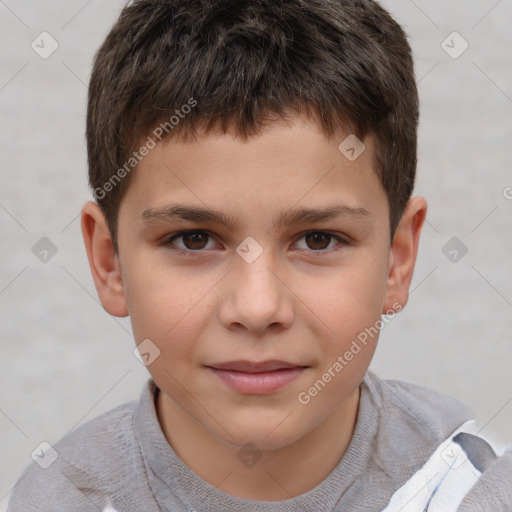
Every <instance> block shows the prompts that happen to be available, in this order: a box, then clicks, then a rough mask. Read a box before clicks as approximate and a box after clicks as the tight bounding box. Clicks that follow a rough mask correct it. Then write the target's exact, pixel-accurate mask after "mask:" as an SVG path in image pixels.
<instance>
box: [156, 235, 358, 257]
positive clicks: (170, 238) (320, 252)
mask: <svg viewBox="0 0 512 512" xmlns="http://www.w3.org/2000/svg"><path fill="white" fill-rule="evenodd" d="M191 233H192V234H193V233H199V234H204V235H206V236H208V237H209V239H212V238H214V237H213V236H212V235H211V234H210V233H208V232H207V231H202V230H199V229H192V230H187V231H180V232H178V233H174V234H173V235H171V236H168V237H166V238H165V239H164V241H163V242H162V245H166V246H169V245H171V242H172V241H174V240H176V239H178V238H181V237H183V236H184V235H187V234H191ZM311 233H321V234H324V235H328V236H330V237H331V238H334V239H336V240H337V241H338V242H339V245H338V246H336V247H334V248H331V249H320V250H317V251H315V250H313V249H310V250H308V252H309V253H310V256H313V257H318V256H322V255H325V254H326V253H327V254H328V253H331V252H333V251H339V250H341V249H343V247H344V246H346V245H349V242H348V241H347V240H346V239H345V238H343V237H341V236H339V235H336V234H335V233H331V232H330V231H321V230H312V231H305V232H304V233H302V234H301V236H300V238H299V239H298V240H300V239H302V238H304V237H305V236H306V235H309V234H311ZM208 241H209V240H208ZM172 250H173V251H175V252H177V253H179V254H183V255H185V256H189V257H192V258H193V257H196V256H198V255H200V254H201V253H204V252H208V250H205V249H197V250H193V249H181V248H172ZM301 250H305V249H301Z"/></svg>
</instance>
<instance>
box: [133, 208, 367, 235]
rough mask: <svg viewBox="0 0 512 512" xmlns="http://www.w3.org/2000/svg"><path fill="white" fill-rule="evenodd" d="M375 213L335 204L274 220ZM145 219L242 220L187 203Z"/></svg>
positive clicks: (234, 224)
mask: <svg viewBox="0 0 512 512" xmlns="http://www.w3.org/2000/svg"><path fill="white" fill-rule="evenodd" d="M370 215H371V214H370V212H369V211H368V210H366V209H365V208H362V207H353V206H347V205H334V206H327V207H325V208H320V209H318V208H296V209H291V210H287V211H284V212H281V213H280V214H279V216H278V217H277V220H276V221H275V222H274V227H277V228H279V227H281V226H283V225H294V224H301V223H311V224H313V223H318V222H322V221H326V220H332V219H337V218H342V217H348V218H354V217H355V218H365V217H369V216H370ZM141 218H142V220H143V222H145V223H148V224H149V223H153V222H177V221H179V220H188V221H193V222H198V223H201V222H203V223H206V222H210V223H214V224H219V225H222V226H225V227H226V228H228V229H229V230H231V231H234V230H236V229H239V228H240V222H239V220H238V219H237V217H235V216H230V215H226V214H225V213H223V212H221V211H218V210H214V209H211V208H203V207H199V206H188V205H184V204H174V205H170V206H165V207H163V208H157V209H149V210H144V212H142V215H141Z"/></svg>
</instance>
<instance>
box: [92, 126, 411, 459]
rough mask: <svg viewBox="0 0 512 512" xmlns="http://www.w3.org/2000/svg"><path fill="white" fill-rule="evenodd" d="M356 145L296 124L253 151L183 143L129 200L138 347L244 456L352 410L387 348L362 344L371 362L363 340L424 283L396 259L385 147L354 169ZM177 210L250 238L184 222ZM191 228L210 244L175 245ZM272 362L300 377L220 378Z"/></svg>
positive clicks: (169, 387)
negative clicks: (415, 283) (239, 365)
mask: <svg viewBox="0 0 512 512" xmlns="http://www.w3.org/2000/svg"><path fill="white" fill-rule="evenodd" d="M347 135H348V133H345V134H340V136H339V137H337V138H336V139H335V140H331V141H329V140H328V139H327V138H325V137H324V136H323V135H322V133H321V132H320V131H319V129H318V128H317V126H316V124H314V123H306V122H305V121H301V120H299V118H295V121H294V123H293V125H292V126H286V125H284V124H282V123H276V124H273V125H271V126H270V127H269V128H267V129H266V130H264V132H263V134H262V135H261V136H258V137H254V138H251V139H249V141H248V142H247V143H243V142H242V141H241V140H239V139H236V138H233V137H232V136H231V135H217V134H215V135H208V136H206V137H203V138H201V139H200V142H191V143H184V142H180V141H178V140H176V139H171V140H170V141H169V143H167V144H163V145H159V146H157V147H156V148H155V149H153V150H152V151H151V152H150V153H149V155H148V156H146V157H145V158H144V160H143V161H142V162H141V163H140V164H139V167H138V168H137V170H136V171H135V175H134V176H133V180H132V182H131V184H130V186H129V189H128V191H127V193H126V195H125V197H124V198H123V200H122V203H121V207H120V211H119V224H118V244H119V263H120V267H117V268H118V269H119V268H120V272H121V279H122V288H121V291H120V293H119V295H120V296H121V295H122V297H121V298H119V297H118V302H117V304H119V300H121V301H125V305H126V308H127V309H126V311H127V313H129V315H130V317H131V321H132V326H133V331H134V337H135V341H136V343H137V344H139V343H141V342H142V341H143V340H146V339H150V340H151V342H152V343H153V344H154V345H156V346H157V347H158V349H159V350H160V355H159V356H158V357H157V358H156V359H155V360H154V361H153V362H152V363H151V364H150V365H149V366H148V370H149V372H150V373H151V375H152V377H153V379H154V380H155V382H156V383H157V385H158V386H159V387H160V388H161V390H162V391H163V393H164V395H163V396H164V398H165V400H168V401H169V403H170V404H171V403H172V404H173V407H175V408H176V405H177V406H178V408H179V409H180V410H181V411H183V412H184V413H185V414H187V415H189V416H190V417H192V418H194V419H195V420H196V421H197V422H198V424H199V425H201V426H202V427H204V428H205V429H206V430H207V431H209V432H210V433H212V434H213V435H215V436H216V437H218V438H220V439H222V440H224V441H226V442H227V443H230V444H232V445H236V446H242V445H244V444H246V443H248V442H252V443H253V444H254V445H256V446H257V447H259V448H261V449H272V448H277V447H279V446H285V445H287V444H289V443H291V442H293V441H296V440H298V439H300V438H302V437H303V436H305V435H306V434H307V433H308V432H310V431H311V430H312V429H313V428H314V427H315V426H317V425H318V424H320V423H321V422H322V421H323V420H324V419H326V418H327V417H328V416H329V415H330V413H331V412H332V411H333V410H334V409H335V408H337V407H339V406H342V404H343V403H345V401H346V400H347V399H348V398H349V397H350V396H353V395H354V394H355V393H356V391H357V388H358V386H359V384H360V382H361V380H362V378H363V376H364V373H365V372H366V370H367V367H368V365H369V363H370V360H371V358H372V355H373V353H374V350H375V346H376V341H377V336H374V337H373V338H372V337H371V336H369V337H368V341H367V343H366V345H365V344H363V343H361V342H360V341H358V342H357V344H358V346H359V347H360V350H359V351H358V350H357V349H356V348H355V346H354V345H353V342H354V340H357V338H358V335H360V334H361V333H362V332H364V331H365V329H369V328H372V327H374V326H375V325H376V324H377V326H379V324H380V325H382V324H381V322H379V319H380V314H381V313H384V312H386V311H387V312H388V313H389V310H390V308H391V307H392V304H393V303H394V302H395V307H396V302H397V299H398V301H399V302H402V305H403V304H404V303H405V301H406V293H407V291H406V290H405V288H408V284H409V282H410V279H409V280H407V279H406V282H405V283H402V284H399V285H397V283H396V279H395V278H393V277H391V276H390V272H391V270H390V269H391V268H392V266H393V260H394V259H396V258H394V257H393V256H392V250H390V233H389V210H388V202H387V197H386V194H385V192H384V189H383V187H382V185H381V183H380V181H379V179H378V177H377V175H376V173H375V171H374V170H373V169H372V155H373V144H372V139H371V138H369V139H367V140H365V144H366V150H365V151H364V152H363V153H362V154H361V155H360V156H359V157H358V158H357V159H356V160H355V161H350V160H349V159H348V158H347V157H346V156H344V154H342V153H341V152H340V150H339V149H338V144H339V143H340V142H341V141H342V140H343V139H344V138H345V137H346V136H347ZM178 203H179V204H180V205H181V206H182V207H183V208H192V207H194V208H200V209H211V210H215V211H216V212H218V213H220V214H222V215H223V216H224V217H226V218H228V219H229V220H236V222H237V225H236V226H230V227H227V226H224V225H222V224H218V223H216V222H215V221H213V220H208V219H206V220H184V219H180V218H179V217H178V216H177V215H175V216H174V217H171V216H170V215H168V214H169V213H170V210H171V209H172V208H173V207H174V206H175V205H177V204H178ZM328 207H331V208H340V213H339V215H338V216H337V217H332V218H326V219H325V220H320V221H316V222H313V221H311V220H310V219H308V217H307V216H306V217H303V218H302V217H301V220H300V221H299V222H297V223H294V222H293V217H294V216H293V215H291V214H289V213H288V212H291V211H296V212H300V211H301V210H303V209H311V210H325V209H326V208H328ZM283 213H287V215H285V217H284V219H283V222H282V224H276V222H277V220H278V219H280V218H281V215H282V214H283ZM187 230H198V231H200V233H197V235H196V236H193V235H190V234H189V235H186V236H182V237H176V238H175V239H174V240H172V241H171V240H170V239H171V238H173V236H175V235H176V234H177V233H178V232H180V231H187ZM312 231H317V232H318V233H317V235H316V236H315V235H314V234H313V233H311V232H312ZM325 232H328V233H330V234H331V235H329V234H327V233H325ZM322 233H323V234H322ZM337 237H339V239H337ZM247 239H248V240H247ZM194 249H195V250H194ZM260 251H261V253H260ZM390 255H391V257H390ZM404 290H405V291H404ZM100 296H101V292H100ZM109 300H110V299H105V300H103V304H104V305H105V307H106V308H107V309H109V306H108V301H109ZM106 303H107V304H106ZM399 308H400V306H399ZM112 309H115V308H112ZM115 311H116V312H117V314H120V313H119V312H120V309H119V307H117V309H115ZM116 312H114V314H116ZM372 332H374V331H372ZM146 343H147V342H146ZM149 346H151V345H149ZM348 352H350V353H351V354H352V357H350V355H345V354H347V353H348ZM151 357H154V354H153V355H152V356H151ZM340 357H341V360H340ZM269 360H279V361H284V362H286V363H287V364H288V366H291V367H293V368H295V369H294V370H293V369H292V370H290V369H288V370H282V371H279V372H276V373H274V374H272V375H267V376H266V377H265V376H262V375H261V374H260V375H258V374H257V373H249V372H247V373H243V374H241V373H236V372H233V371H232V372H229V371H224V372H222V371H219V370H214V369H212V368H214V367H218V366H220V365H222V364H225V363H229V362H232V361H249V362H265V361H269ZM342 361H343V362H342ZM336 362H338V364H337V365H336ZM340 365H341V369H340ZM228 366H229V365H228ZM231 366H232V367H233V368H235V367H234V366H233V365H231ZM277 366H282V365H279V364H278V365H277ZM260 369H261V368H260ZM326 375H327V376H326ZM329 377H330V378H329ZM317 381H321V384H318V383H317V385H316V388H315V389H316V392H315V389H313V390H312V391H311V388H312V386H313V387H314V385H315V382H317Z"/></svg>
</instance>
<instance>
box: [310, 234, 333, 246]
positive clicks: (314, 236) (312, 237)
mask: <svg viewBox="0 0 512 512" xmlns="http://www.w3.org/2000/svg"><path fill="white" fill-rule="evenodd" d="M330 238H331V235H329V234H328V233H308V234H307V235H306V242H307V244H308V246H309V247H310V249H319V250H321V249H325V248H327V247H328V246H329V239H330ZM322 239H323V240H324V241H327V243H324V244H322V243H321V242H322ZM310 242H313V245H314V244H315V243H320V245H321V246H322V247H311V243H310Z"/></svg>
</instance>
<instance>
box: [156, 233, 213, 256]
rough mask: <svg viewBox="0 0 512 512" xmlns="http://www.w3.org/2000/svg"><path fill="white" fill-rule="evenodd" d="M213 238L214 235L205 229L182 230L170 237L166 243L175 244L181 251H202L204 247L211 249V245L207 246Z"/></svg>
mask: <svg viewBox="0 0 512 512" xmlns="http://www.w3.org/2000/svg"><path fill="white" fill-rule="evenodd" d="M211 238H212V237H211V236H210V235H209V234H208V233H205V232H204V231H182V232H181V233H177V234H176V235H174V236H173V237H171V238H169V239H168V240H167V241H166V242H164V243H165V244H166V245H174V246H175V247H177V249H178V250H181V251H188V252H202V249H205V248H206V249H211V247H207V244H208V242H209V241H210V239H211ZM178 242H179V243H178ZM212 242H213V239H212Z"/></svg>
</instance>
